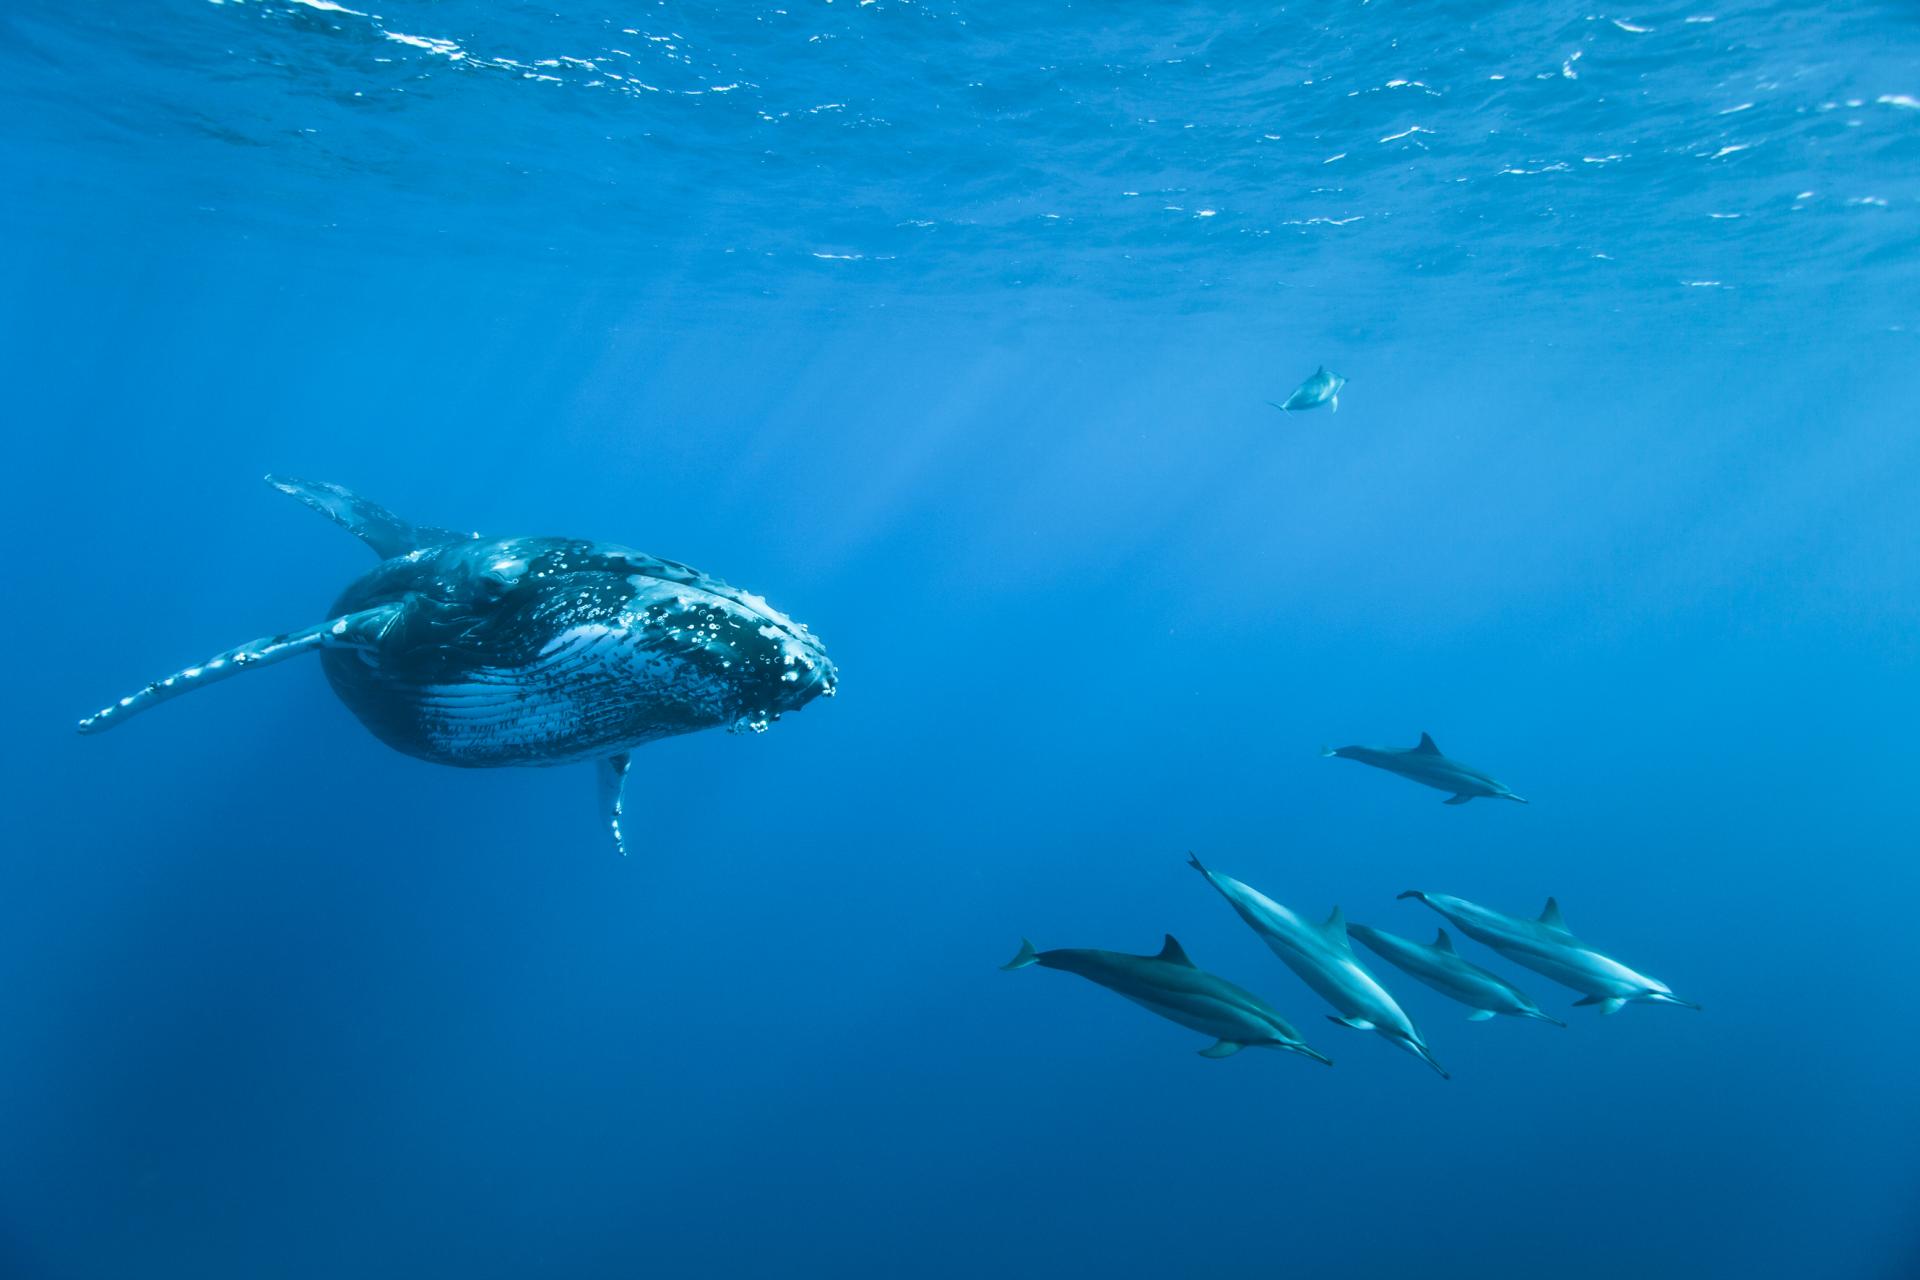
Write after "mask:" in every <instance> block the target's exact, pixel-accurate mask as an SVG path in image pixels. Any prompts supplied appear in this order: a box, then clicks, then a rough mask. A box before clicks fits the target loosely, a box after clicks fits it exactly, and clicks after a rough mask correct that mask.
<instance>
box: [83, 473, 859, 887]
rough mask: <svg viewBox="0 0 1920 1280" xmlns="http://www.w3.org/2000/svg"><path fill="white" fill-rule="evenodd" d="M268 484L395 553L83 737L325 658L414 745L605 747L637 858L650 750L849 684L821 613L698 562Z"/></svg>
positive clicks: (619, 827) (357, 697)
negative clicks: (295, 618) (426, 518)
mask: <svg viewBox="0 0 1920 1280" xmlns="http://www.w3.org/2000/svg"><path fill="white" fill-rule="evenodd" d="M267 479H268V482H269V483H271V484H272V485H273V486H274V487H275V488H277V489H280V490H281V491H282V492H284V493H288V494H291V495H292V496H293V497H296V498H298V499H300V500H301V501H302V502H304V503H306V504H307V505H308V506H310V507H312V508H314V509H315V510H316V511H319V512H320V513H321V514H323V515H325V516H327V517H328V518H329V519H331V520H333V521H334V522H335V523H337V524H340V525H342V526H344V527H345V528H347V529H348V530H350V531H351V532H353V533H354V534H356V535H358V536H359V537H360V539H361V540H362V541H364V542H365V543H366V544H367V545H368V546H370V547H371V548H373V551H374V553H375V554H376V555H378V556H379V557H380V563H379V564H378V565H377V566H375V567H374V568H373V569H372V570H371V571H370V572H368V573H367V574H365V575H364V576H362V577H361V578H359V579H358V580H357V581H355V582H353V583H351V584H349V585H348V587H347V589H346V590H345V591H344V592H342V593H341V595H340V598H339V599H338V600H337V601H336V602H335V603H334V606H333V609H332V616H331V617H329V618H328V619H327V620H326V621H324V622H319V623H315V624H314V625H312V626H310V627H305V628H303V629H301V630H298V631H290V632H287V633H285V634H283V635H277V636H272V637H269V638H266V639H261V640H255V641H251V642H249V643H247V644H244V645H241V646H239V647H238V648H235V649H230V650H228V651H227V652H225V653H222V654H218V655H216V656H215V657H212V658H209V659H207V660H206V661H204V662H201V663H199V664H198V665H196V666H191V667H188V668H186V669H185V670H183V671H179V672H176V673H175V674H173V675H170V676H168V677H166V678H165V679H163V680H158V681H155V682H154V683H152V684H150V685H147V686H146V687H145V688H143V689H141V690H139V691H138V692H136V693H133V694H130V695H128V696H127V697H124V698H122V699H120V701H119V702H118V703H116V704H114V705H113V706H110V707H107V708H105V709H104V710H102V711H99V712H97V713H95V714H94V715H91V716H89V717H87V718H86V719H85V720H82V721H81V722H80V732H82V733H96V732H99V731H101V730H104V729H109V728H111V727H113V726H114V725H116V724H118V723H120V722H121V721H122V720H125V719H127V718H129V717H131V716H133V715H136V714H138V713H139V712H141V711H144V710H146V709H147V708H149V707H152V706H155V705H157V704H159V703H161V702H165V701H167V700H168V699H170V698H174V697H177V696H179V695H180V694H183V693H186V692H188V691H189V690H192V689H195V688H198V687H200V686H201V685H206V684H212V683H215V682H217V681H220V680H224V679H226V678H228V677H229V676H232V675H236V674H238V673H239V672H241V671H244V670H247V669H249V668H252V667H257V666H267V665H270V664H272V663H275V662H280V661H283V660H285V659H287V658H290V657H293V656H295V655H296V654H301V653H308V652H317V653H319V654H320V659H321V665H322V667H323V668H324V669H325V671H326V675H327V679H328V681H329V682H330V683H331V684H332V685H333V689H334V692H335V693H336V694H337V695H339V698H340V700H341V701H342V702H344V703H346V704H347V707H348V708H349V709H350V710H351V711H352V712H353V713H354V715H355V716H357V717H359V719H360V722H361V723H362V724H364V725H366V727H367V728H368V729H369V730H371V731H372V732H373V734H374V736H376V737H378V738H379V739H380V740H381V741H383V742H385V743H387V744H388V745H389V746H391V747H394V748H395V749H397V750H399V751H403V752H405V753H406V754H408V755H411V756H418V757H419V758H420V759H423V760H431V761H434V762H436V763H439V764H451V765H460V766H464V767H487V766H495V765H555V764H567V763H570V762H574V761H583V760H595V761H598V762H599V764H600V772H601V793H602V810H603V814H604V817H605V821H606V822H607V824H608V826H609V828H610V830H611V831H612V834H613V837H614V840H615V842H616V844H617V845H618V846H619V847H620V849H621V851H622V852H625V851H626V845H627V841H628V834H629V833H628V831H627V830H626V826H625V825H623V823H624V822H625V818H626V815H625V814H624V805H623V800H622V797H623V791H624V786H625V780H626V777H627V773H628V770H629V768H630V766H631V763H632V756H631V753H632V751H633V750H634V748H636V747H639V746H641V745H643V744H645V743H648V742H652V741H655V740H656V739H659V738H665V737H670V736H672V735H674V734H680V733H689V732H692V731H693V730H696V729H705V728H711V727H715V726H721V725H731V726H732V727H733V728H734V729H736V730H752V731H759V730H763V729H765V728H766V727H767V725H768V724H769V723H771V722H772V721H774V720H777V719H779V718H780V716H781V714H782V713H784V712H788V711H795V710H798V709H799V708H800V707H802V706H805V705H806V704H807V703H808V702H810V701H812V700H813V699H814V698H815V697H818V696H821V695H831V694H832V693H833V691H834V686H835V683H836V681H837V679H838V673H837V672H836V671H835V669H834V666H833V663H832V662H830V661H829V660H828V659H827V655H826V651H825V649H823V648H822V647H821V644H820V641H819V640H818V639H817V638H815V637H814V636H813V635H812V634H811V633H809V632H808V630H807V628H806V627H804V626H801V625H800V624H798V623H796V622H794V621H793V620H792V619H790V618H788V617H787V616H786V615H785V614H783V613H781V612H780V611H779V610H777V609H775V608H773V606H771V605H769V604H768V603H767V602H766V601H765V600H762V599H761V598H759V597H758V596H754V595H750V594H748V593H747V592H744V591H740V590H737V589H735V588H733V587H730V586H728V585H727V584H726V583H724V582H722V581H720V580H719V579H717V578H712V577H709V576H707V575H706V574H703V573H700V572H699V571H697V570H694V569H689V568H688V567H687V566H685V565H681V564H675V563H673V562H672V561H670V560H660V559H657V558H655V557H653V556H649V555H645V554H643V553H641V552H638V551H632V550H629V549H627V548H625V547H620V546H615V545H612V544H610V543H598V542H582V541H578V540H575V539H571V538H483V537H481V536H480V535H479V534H472V533H456V532H453V531H452V530H448V529H435V528H428V527H423V526H418V525H412V524H409V523H407V522H406V521H404V520H402V519H400V518H399V517H398V516H396V515H394V514H393V513H392V512H390V511H388V510H386V509H385V508H384V507H381V506H379V505H377V504H375V503H372V502H368V501H366V500H365V499H363V498H360V497H358V496H356V495H354V494H352V493H349V492H348V491H347V490H345V489H342V488H340V487H339V486H337V485H330V484H311V483H307V482H304V481H300V480H277V479H275V478H274V477H272V476H269V477H267ZM627 825H630V824H627Z"/></svg>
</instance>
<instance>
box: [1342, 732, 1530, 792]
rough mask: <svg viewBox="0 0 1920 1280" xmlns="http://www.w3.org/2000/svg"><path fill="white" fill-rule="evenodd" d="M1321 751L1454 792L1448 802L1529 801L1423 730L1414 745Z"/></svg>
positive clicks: (1424, 784)
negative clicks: (1444, 750)
mask: <svg viewBox="0 0 1920 1280" xmlns="http://www.w3.org/2000/svg"><path fill="white" fill-rule="evenodd" d="M1320 754H1321V755H1323V756H1331V757H1334V758H1336V759H1340V760H1354V761H1358V762H1359V763H1361V764H1370V765H1372V766H1373V767H1374V768H1376V769H1385V770H1386V771H1387V772H1388V773H1397V774H1399V775H1400V776H1401V777H1403V778H1406V779H1409V780H1410V781H1413V782H1418V783H1420V784H1421V785H1422V786H1428V787H1434V788H1436V789H1438V790H1440V791H1449V792H1452V794H1451V795H1450V796H1448V797H1447V799H1446V800H1445V801H1444V802H1443V803H1445V804H1465V803H1466V802H1467V801H1469V800H1472V799H1474V798H1476V797H1479V796H1486V797H1488V798H1490V799H1494V800H1512V801H1514V802H1515V803H1516V804H1525V803H1526V802H1527V801H1526V797H1524V796H1517V795H1515V794H1513V791H1512V790H1511V789H1510V788H1509V787H1508V786H1507V784H1506V783H1504V782H1498V781H1495V780H1494V779H1493V778H1492V777H1490V776H1488V775H1487V774H1485V773H1482V772H1481V771H1480V770H1478V769H1476V768H1474V767H1473V766H1472V765H1467V764H1462V763H1460V762H1459V761H1458V760H1452V759H1449V758H1447V757H1446V756H1444V755H1442V754H1440V748H1439V747H1437V746H1435V745H1434V741H1433V738H1432V736H1431V735H1430V734H1425V733H1423V734H1421V735H1420V741H1419V743H1417V744H1416V745H1414V746H1411V747H1322V748H1320Z"/></svg>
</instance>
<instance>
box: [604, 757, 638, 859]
mask: <svg viewBox="0 0 1920 1280" xmlns="http://www.w3.org/2000/svg"><path fill="white" fill-rule="evenodd" d="M632 768H633V754H632V753H631V752H628V751H622V752H621V753H620V754H619V755H613V756H608V757H607V758H606V759H605V760H602V761H601V762H600V812H601V814H602V815H604V817H605V819H606V823H607V829H608V830H609V831H611V832H613V847H614V848H615V849H618V850H619V851H620V856H621V857H623V858H624V857H626V856H627V829H626V825H625V818H626V814H627V774H628V772H629V771H630V770H631V769H632Z"/></svg>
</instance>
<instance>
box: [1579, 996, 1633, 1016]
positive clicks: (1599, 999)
mask: <svg viewBox="0 0 1920 1280" xmlns="http://www.w3.org/2000/svg"><path fill="white" fill-rule="evenodd" d="M1626 1002H1627V1001H1626V998H1625V997H1624V996H1588V997H1586V998H1585V999H1584V1000H1575V1001H1574V1002H1573V1003H1574V1007H1575V1008H1578V1007H1579V1006H1581V1005H1586V1004H1597V1005H1599V1006H1600V1012H1602V1013H1618V1012H1620V1007H1621V1006H1622V1005H1624V1004H1626Z"/></svg>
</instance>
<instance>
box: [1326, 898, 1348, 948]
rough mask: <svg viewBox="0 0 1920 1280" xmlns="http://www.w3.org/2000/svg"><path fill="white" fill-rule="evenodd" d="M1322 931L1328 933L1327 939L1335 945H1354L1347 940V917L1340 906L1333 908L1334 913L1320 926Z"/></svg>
mask: <svg viewBox="0 0 1920 1280" xmlns="http://www.w3.org/2000/svg"><path fill="white" fill-rule="evenodd" d="M1320 932H1322V933H1324V934H1326V935H1327V941H1329V942H1331V943H1333V944H1334V945H1335V946H1340V947H1346V946H1351V945H1352V944H1351V943H1349V942H1348V941H1347V917H1346V915H1345V914H1344V913H1343V912H1342V911H1341V910H1340V908H1338V907H1335V908H1334V909H1333V914H1332V915H1330V916H1328V917H1327V920H1326V923H1325V924H1323V925H1321V926H1320Z"/></svg>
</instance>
